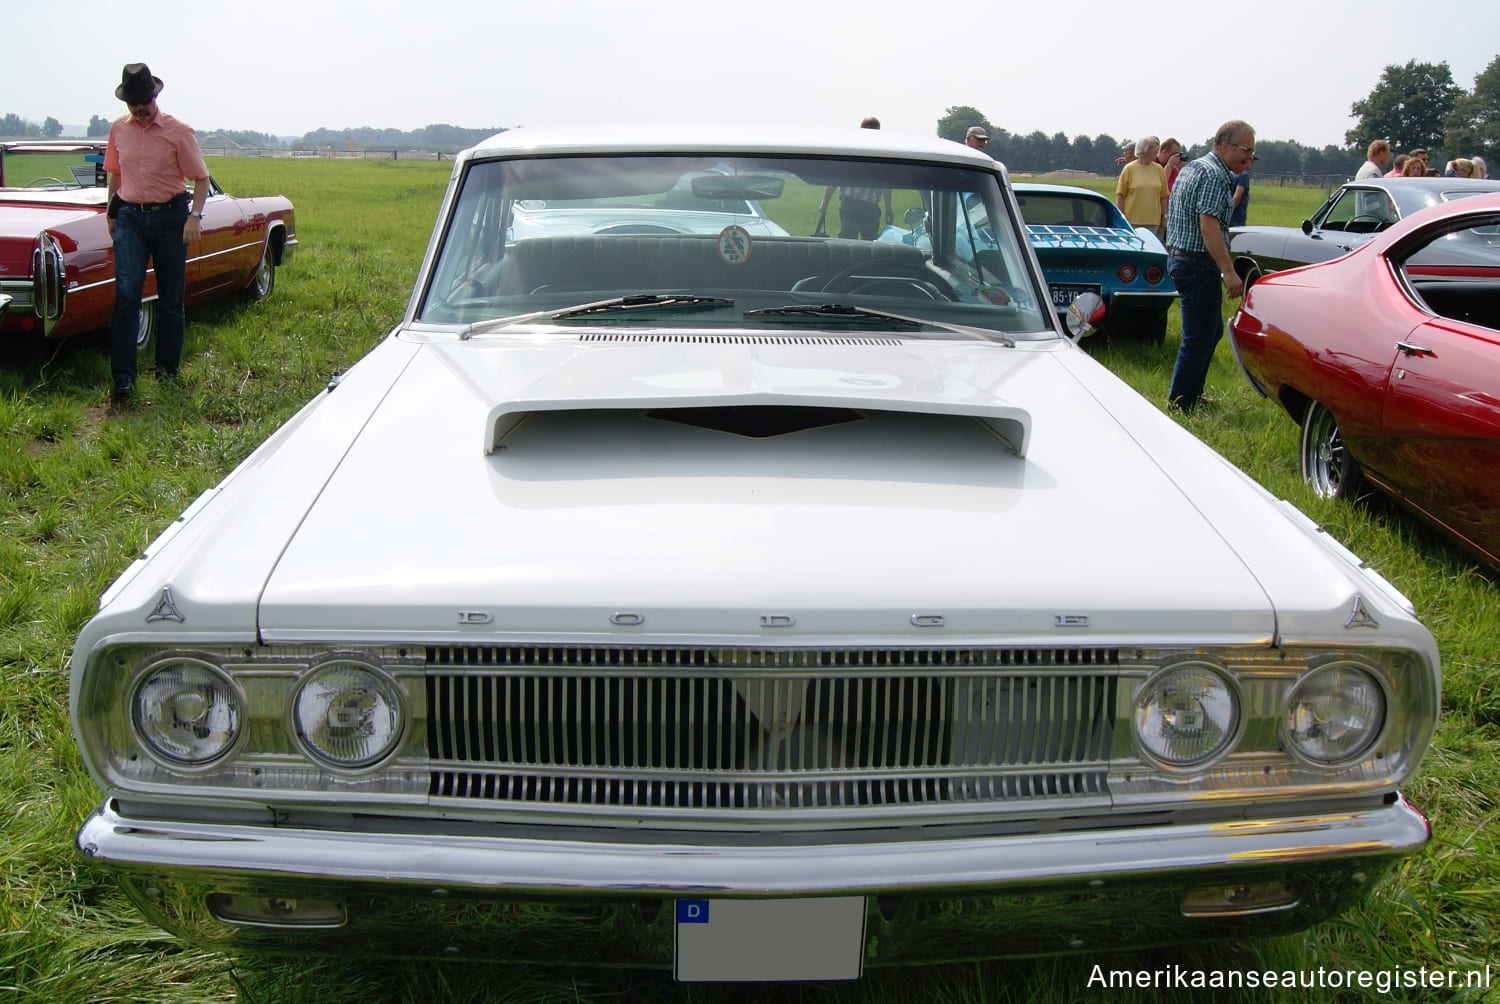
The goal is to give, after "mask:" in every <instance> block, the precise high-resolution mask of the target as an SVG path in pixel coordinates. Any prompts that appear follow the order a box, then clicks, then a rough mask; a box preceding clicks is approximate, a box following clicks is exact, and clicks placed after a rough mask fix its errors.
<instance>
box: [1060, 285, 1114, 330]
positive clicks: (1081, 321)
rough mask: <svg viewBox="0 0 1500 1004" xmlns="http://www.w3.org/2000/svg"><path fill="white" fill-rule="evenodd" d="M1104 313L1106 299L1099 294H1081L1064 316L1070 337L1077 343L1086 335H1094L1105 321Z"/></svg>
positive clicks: (1076, 297) (1075, 298)
mask: <svg viewBox="0 0 1500 1004" xmlns="http://www.w3.org/2000/svg"><path fill="white" fill-rule="evenodd" d="M1104 311H1105V306H1104V298H1103V297H1102V296H1100V295H1099V294H1098V293H1079V294H1078V295H1077V296H1075V297H1074V298H1073V302H1072V303H1071V304H1070V305H1069V306H1068V312H1067V313H1066V314H1064V315H1063V319H1064V320H1065V321H1066V322H1067V325H1068V337H1069V338H1072V339H1073V341H1075V342H1077V341H1081V340H1082V339H1083V337H1084V336H1085V335H1090V334H1093V332H1094V329H1095V328H1097V327H1098V326H1099V324H1100V322H1102V321H1103V320H1104Z"/></svg>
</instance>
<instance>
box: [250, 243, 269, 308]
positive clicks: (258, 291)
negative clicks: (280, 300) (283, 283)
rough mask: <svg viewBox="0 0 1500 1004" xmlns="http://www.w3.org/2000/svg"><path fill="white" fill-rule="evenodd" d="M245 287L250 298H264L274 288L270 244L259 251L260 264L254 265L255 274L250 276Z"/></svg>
mask: <svg viewBox="0 0 1500 1004" xmlns="http://www.w3.org/2000/svg"><path fill="white" fill-rule="evenodd" d="M245 288H246V289H247V290H248V291H249V293H250V299H252V300H264V299H265V298H266V297H268V296H270V295H271V290H273V289H275V288H276V263H275V262H273V261H272V260H271V246H270V244H267V245H266V246H265V248H264V249H263V250H262V251H261V253H260V264H259V265H257V266H255V274H254V275H252V276H251V277H250V285H249V286H247V287H245Z"/></svg>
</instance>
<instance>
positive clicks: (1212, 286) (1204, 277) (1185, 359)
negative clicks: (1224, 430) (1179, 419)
mask: <svg viewBox="0 0 1500 1004" xmlns="http://www.w3.org/2000/svg"><path fill="white" fill-rule="evenodd" d="M1167 273H1168V274H1169V275H1171V277H1172V282H1174V283H1176V285H1177V293H1178V296H1179V297H1180V299H1179V301H1178V303H1179V305H1180V306H1181V308H1182V344H1181V345H1180V346H1179V347H1178V349H1177V364H1176V365H1175V366H1173V367H1172V386H1171V388H1170V389H1169V390H1168V391H1167V401H1168V402H1169V403H1171V404H1175V405H1176V406H1177V407H1179V408H1181V409H1183V410H1184V411H1192V410H1193V406H1194V405H1196V404H1197V403H1198V398H1199V397H1201V396H1202V394H1203V382H1204V381H1205V380H1206V379H1208V366H1209V364H1210V363H1211V362H1213V358H1214V349H1215V348H1217V347H1218V344H1219V339H1220V338H1221V337H1223V335H1224V290H1223V287H1222V286H1220V284H1219V266H1218V265H1216V264H1215V263H1214V260H1213V259H1212V258H1177V257H1175V256H1174V257H1173V258H1172V259H1171V260H1170V261H1168V263H1167Z"/></svg>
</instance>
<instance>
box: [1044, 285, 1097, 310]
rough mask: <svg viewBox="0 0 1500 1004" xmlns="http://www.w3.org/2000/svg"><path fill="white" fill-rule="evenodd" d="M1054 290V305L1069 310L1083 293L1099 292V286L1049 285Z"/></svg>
mask: <svg viewBox="0 0 1500 1004" xmlns="http://www.w3.org/2000/svg"><path fill="white" fill-rule="evenodd" d="M1047 288H1048V289H1050V290H1051V291H1052V306H1054V307H1056V308H1057V309H1058V310H1067V309H1068V308H1069V307H1071V306H1072V305H1073V301H1074V300H1076V299H1077V298H1078V296H1079V294H1081V293H1097V292H1099V287H1098V286H1048V287H1047Z"/></svg>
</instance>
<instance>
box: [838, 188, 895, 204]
mask: <svg viewBox="0 0 1500 1004" xmlns="http://www.w3.org/2000/svg"><path fill="white" fill-rule="evenodd" d="M883 192H884V189H880V188H840V189H839V198H841V199H853V200H854V201H855V202H879V201H880V196H881V194H882V193H883Z"/></svg>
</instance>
